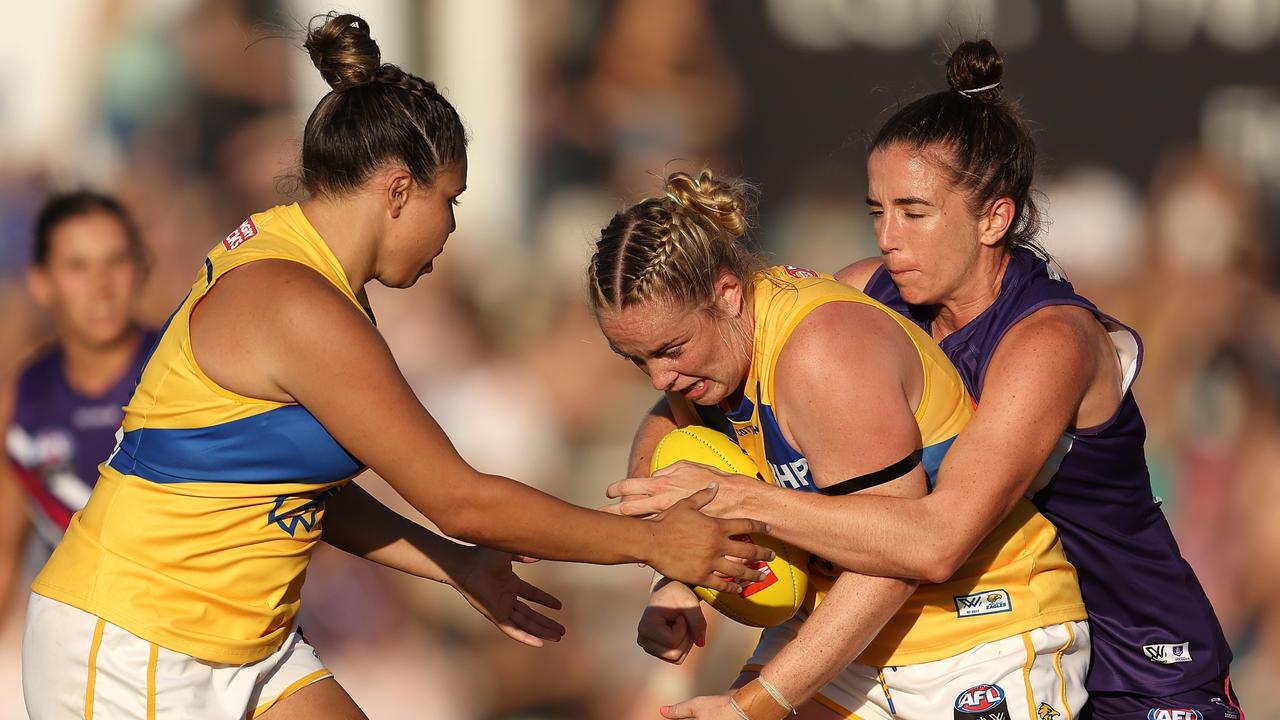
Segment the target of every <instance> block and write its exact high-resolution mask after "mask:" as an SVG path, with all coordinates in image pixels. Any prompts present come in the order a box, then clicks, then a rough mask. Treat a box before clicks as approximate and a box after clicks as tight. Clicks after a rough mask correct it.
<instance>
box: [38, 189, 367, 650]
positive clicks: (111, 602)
mask: <svg viewBox="0 0 1280 720" xmlns="http://www.w3.org/2000/svg"><path fill="white" fill-rule="evenodd" d="M257 260H287V261H292V262H297V263H300V264H302V265H304V266H306V267H308V268H310V269H312V270H314V271H315V272H317V273H319V274H320V275H322V276H324V277H325V278H326V279H327V280H328V281H329V282H330V283H332V284H333V286H334V287H335V288H337V289H338V290H339V291H340V292H342V294H343V295H345V296H346V297H347V299H349V300H350V301H351V302H352V304H354V305H356V306H358V307H360V308H361V309H362V310H363V311H365V312H366V313H367V314H368V313H369V310H368V303H367V301H365V299H364V295H363V292H357V291H356V290H355V289H353V288H351V287H350V285H349V283H348V281H347V279H346V274H345V273H344V272H343V270H342V266H341V265H340V264H339V263H338V260H337V258H335V257H334V256H333V253H332V252H331V251H330V250H329V248H328V247H327V246H326V245H325V243H324V240H323V239H321V237H320V236H319V234H317V233H316V231H315V229H314V228H313V227H312V226H311V224H310V223H309V222H307V219H306V217H304V216H303V214H302V210H301V208H299V207H298V205H297V204H293V205H289V206H284V207H276V208H273V209H271V210H268V211H266V212H262V213H258V214H256V215H253V216H251V217H250V218H249V219H247V220H245V221H244V223H242V224H241V225H240V226H239V227H238V228H237V229H236V230H235V231H234V232H232V233H231V235H229V236H228V237H227V239H226V240H224V241H223V242H222V243H220V244H219V245H218V246H216V247H215V248H214V250H213V251H212V252H210V253H209V255H208V257H207V258H206V260H205V263H204V266H203V268H201V270H200V272H199V275H198V277H197V278H196V280H195V283H194V284H193V285H192V287H191V291H190V293H188V295H187V297H186V298H185V299H184V300H183V302H182V304H181V305H180V306H179V307H178V309H177V310H176V311H175V312H174V314H173V315H172V316H171V317H170V318H169V321H168V322H167V323H166V324H165V327H164V329H163V330H162V333H161V336H160V339H159V340H158V341H157V343H156V346H155V348H154V349H153V350H152V354H151V356H150V358H148V360H147V363H146V365H145V366H144V368H143V371H142V375H141V378H140V380H139V384H138V386H137V388H136V389H135V390H134V393H133V397H132V398H131V399H130V401H129V404H128V405H127V406H126V407H125V417H124V423H123V426H122V427H121V429H120V432H119V434H118V436H117V438H118V442H117V445H116V448H115V450H114V451H113V452H112V453H111V456H110V458H109V459H108V460H107V461H106V462H105V463H103V464H102V465H100V466H99V473H100V477H99V480H98V483H97V485H96V487H95V488H94V491H93V494H92V496H91V497H90V499H89V502H88V504H87V505H86V506H85V508H84V509H83V510H82V511H80V512H79V513H77V514H76V515H75V516H74V517H73V518H72V520H71V525H70V527H69V528H68V529H67V533H66V536H65V538H64V539H63V541H62V543H61V545H59V547H58V548H57V550H56V551H55V552H54V554H53V557H52V558H51V559H50V560H49V563H48V564H47V565H46V566H45V568H44V570H43V571H41V573H40V575H39V576H38V577H37V578H36V580H35V583H34V585H33V588H32V589H33V590H34V591H35V592H36V593H39V594H40V595H44V596H47V597H50V598H53V599H55V600H59V601H61V602H64V603H67V604H69V605H73V606H75V607H78V608H80V609H82V610H85V611H86V612H90V613H93V614H95V615H97V616H99V617H101V618H103V619H105V620H107V621H109V622H111V623H113V624H115V625H118V626H120V627H122V628H125V629H126V630H129V631H130V632H132V633H134V634H135V635H137V636H139V637H141V638H143V639H146V640H149V641H151V642H154V643H156V644H158V645H162V646H164V647H166V648H169V649H171V650H175V651H178V652H182V653H186V654H188V655H192V656H194V657H197V658H200V659H202V660H207V661H210V662H218V663H228V664H243V663H248V662H253V661H256V660H259V659H262V658H263V657H266V656H268V655H270V654H271V653H272V652H273V651H274V650H275V649H276V648H277V647H279V645H280V643H281V642H282V641H283V640H284V638H285V637H286V636H287V634H288V633H289V631H290V629H291V626H292V624H293V620H294V616H295V615H296V614H297V610H298V604H299V596H300V591H301V588H302V581H303V578H304V576H305V574H306V568H307V563H308V561H309V559H310V556H311V551H312V548H313V547H314V546H315V544H316V542H317V541H319V539H320V529H321V519H322V517H323V514H324V503H325V499H326V497H328V496H329V495H331V494H332V493H333V492H334V491H335V490H336V489H337V488H338V487H340V486H341V485H342V484H343V483H345V482H346V481H347V480H348V479H349V478H351V477H352V476H353V475H355V474H357V473H358V472H360V471H361V470H362V469H363V466H362V465H361V463H360V461H359V460H357V459H356V458H355V457H353V456H352V455H351V454H350V453H348V452H347V451H346V450H345V449H343V447H342V446H341V445H339V444H338V442H337V441H336V440H335V439H334V438H333V437H332V436H331V435H330V434H329V433H328V431H326V430H325V428H324V427H323V426H322V425H321V424H320V422H319V421H317V420H316V418H315V417H313V416H312V415H311V413H309V412H308V411H307V409H306V408H304V407H302V406H301V405H298V404H296V403H280V402H273V401H270V400H263V399H260V398H253V397H247V396H244V395H240V394H238V393H235V392H232V391H231V390H228V389H226V388H224V387H222V386H220V385H218V384H217V383H216V382H214V381H213V380H211V379H210V378H209V377H208V376H207V375H205V373H204V371H203V370H201V368H200V365H199V363H197V362H196V359H195V356H194V355H193V354H192V350H191V336H190V328H189V323H190V319H191V312H192V310H193V309H194V308H195V307H196V304H197V303H199V302H200V300H201V299H202V298H203V297H204V296H205V295H206V294H207V293H208V292H209V290H210V288H212V287H213V286H214V284H215V283H216V282H217V281H218V278H220V277H221V276H222V275H224V274H225V273H227V272H230V271H231V270H234V269H235V268H238V267H241V266H243V265H245V264H247V263H251V262H255V261H257Z"/></svg>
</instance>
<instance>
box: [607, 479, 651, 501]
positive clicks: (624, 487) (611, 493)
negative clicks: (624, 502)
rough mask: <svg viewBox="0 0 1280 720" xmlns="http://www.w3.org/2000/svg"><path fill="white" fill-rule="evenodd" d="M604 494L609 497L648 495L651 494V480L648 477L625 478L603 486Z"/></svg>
mask: <svg viewBox="0 0 1280 720" xmlns="http://www.w3.org/2000/svg"><path fill="white" fill-rule="evenodd" d="M604 494H605V495H606V496H607V497H611V498H620V497H624V496H627V495H637V496H648V495H652V494H653V480H651V479H649V478H627V479H626V480H619V481H618V482H616V483H614V484H612V485H610V486H609V487H607V488H605V491H604Z"/></svg>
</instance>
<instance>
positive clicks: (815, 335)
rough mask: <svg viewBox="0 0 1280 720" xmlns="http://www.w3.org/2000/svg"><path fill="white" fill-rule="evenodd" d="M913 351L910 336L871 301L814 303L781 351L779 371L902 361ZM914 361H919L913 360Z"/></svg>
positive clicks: (888, 364)
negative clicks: (816, 304)
mask: <svg viewBox="0 0 1280 720" xmlns="http://www.w3.org/2000/svg"><path fill="white" fill-rule="evenodd" d="M913 353H914V349H913V346H912V344H911V339H910V338H909V337H908V336H907V334H906V333H905V332H904V331H903V329H902V327H901V326H900V325H899V324H898V323H897V322H896V321H894V319H893V318H892V317H890V316H889V315H888V313H886V312H885V311H884V310H882V309H881V308H879V307H877V306H876V305H873V304H871V303H866V302H851V301H847V300H845V301H833V302H827V303H824V304H822V305H819V306H818V307H816V308H814V309H813V310H812V311H810V312H809V313H808V314H806V315H805V316H804V318H802V319H801V320H800V321H799V322H798V323H797V324H796V326H795V329H794V330H792V332H791V334H790V336H789V337H788V338H787V342H786V344H785V345H784V346H783V348H782V349H781V350H780V352H779V358H778V367H779V368H780V372H782V373H785V372H801V373H809V372H816V373H821V374H826V373H829V372H830V371H831V369H832V365H833V364H834V365H836V366H838V367H840V368H842V369H850V370H852V369H855V368H871V369H874V368H879V369H880V370H885V369H891V368H894V367H897V366H900V365H901V364H902V362H903V361H904V360H906V359H912V358H911V357H910V356H912V355H913ZM913 361H915V360H913Z"/></svg>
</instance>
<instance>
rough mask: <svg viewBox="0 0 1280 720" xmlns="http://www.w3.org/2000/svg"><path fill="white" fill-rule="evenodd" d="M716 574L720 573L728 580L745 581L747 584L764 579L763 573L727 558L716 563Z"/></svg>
mask: <svg viewBox="0 0 1280 720" xmlns="http://www.w3.org/2000/svg"><path fill="white" fill-rule="evenodd" d="M715 570H716V572H718V573H721V574H722V575H724V576H725V577H727V578H729V579H731V580H732V579H737V580H746V581H747V582H755V581H757V580H759V579H760V578H762V577H764V573H762V572H761V571H759V570H756V569H754V568H751V567H749V566H747V565H743V564H742V563H737V562H734V561H732V560H729V559H728V558H721V559H719V560H717V561H716V567H715Z"/></svg>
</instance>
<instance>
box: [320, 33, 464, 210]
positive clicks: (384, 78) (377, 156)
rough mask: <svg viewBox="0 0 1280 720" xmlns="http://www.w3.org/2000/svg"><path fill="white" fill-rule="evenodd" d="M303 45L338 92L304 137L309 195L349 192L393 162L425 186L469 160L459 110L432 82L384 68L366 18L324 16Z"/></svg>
mask: <svg viewBox="0 0 1280 720" xmlns="http://www.w3.org/2000/svg"><path fill="white" fill-rule="evenodd" d="M320 20H323V23H321V24H319V25H318V26H317V21H320ZM303 47H305V48H306V49H307V52H308V53H310V54H311V62H313V63H315V66H316V67H317V68H318V69H319V70H320V75H321V76H322V77H324V79H325V82H327V83H329V86H330V87H332V88H333V91H332V92H330V93H329V94H327V95H325V96H324V97H323V98H321V100H320V102H319V103H318V104H317V105H316V108H315V110H313V111H312V112H311V117H309V118H307V125H306V129H305V130H304V132H303V139H302V182H303V185H304V186H305V187H306V188H307V191H308V192H310V193H311V194H313V195H345V194H349V193H351V192H353V191H354V190H356V189H357V188H359V187H360V185H361V184H363V183H364V181H365V180H367V179H368V178H369V176H370V175H371V174H372V173H373V172H374V171H375V170H377V169H378V168H380V167H382V166H383V165H385V164H387V163H395V164H398V165H401V166H403V167H404V168H405V169H406V170H408V171H409V174H410V175H412V176H413V179H414V180H415V181H417V182H418V183H420V184H422V185H424V186H426V185H430V184H431V181H432V180H433V179H434V178H435V175H436V173H437V172H439V171H440V169H441V168H444V167H447V166H449V165H452V164H454V163H456V162H459V161H460V160H462V159H463V157H464V156H465V154H466V147H467V136H466V130H465V129H464V128H463V127H462V119H461V118H460V117H458V111H457V110H454V109H453V106H452V105H450V104H449V101H448V100H445V99H444V97H443V96H441V95H440V93H439V92H438V91H437V90H436V86H435V85H433V84H432V83H429V82H427V81H426V80H423V79H422V78H420V77H418V76H416V75H412V74H410V73H407V72H405V71H404V70H401V69H400V68H399V67H397V66H395V65H391V64H389V63H383V62H382V54H381V53H380V52H379V50H378V44H377V43H376V42H374V41H373V38H372V37H370V36H369V24H368V23H367V22H365V21H364V20H363V19H361V18H359V17H357V16H355V15H346V14H344V15H340V14H337V13H333V12H331V13H329V14H328V15H318V16H316V17H315V18H312V24H311V28H310V30H309V31H308V33H307V39H306V41H305V42H304V43H303Z"/></svg>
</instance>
